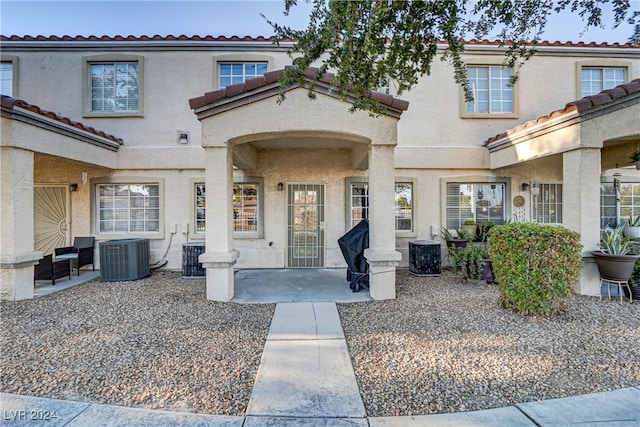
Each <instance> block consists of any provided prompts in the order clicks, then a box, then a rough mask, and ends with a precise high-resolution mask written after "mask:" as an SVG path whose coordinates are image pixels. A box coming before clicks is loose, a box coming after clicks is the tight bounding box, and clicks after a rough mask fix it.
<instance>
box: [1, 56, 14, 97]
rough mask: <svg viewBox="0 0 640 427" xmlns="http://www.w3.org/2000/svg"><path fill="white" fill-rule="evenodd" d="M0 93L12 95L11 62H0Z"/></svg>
mask: <svg viewBox="0 0 640 427" xmlns="http://www.w3.org/2000/svg"><path fill="white" fill-rule="evenodd" d="M0 94H2V95H7V96H13V62H11V61H2V62H1V63H0Z"/></svg>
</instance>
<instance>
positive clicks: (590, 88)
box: [581, 67, 627, 97]
mask: <svg viewBox="0 0 640 427" xmlns="http://www.w3.org/2000/svg"><path fill="white" fill-rule="evenodd" d="M626 81H627V69H626V68H625V67H582V71H581V85H582V86H581V87H582V93H581V96H583V97H584V96H589V95H595V94H596V93H599V92H602V91H603V90H605V89H611V88H614V87H616V86H618V85H621V84H624V83H626Z"/></svg>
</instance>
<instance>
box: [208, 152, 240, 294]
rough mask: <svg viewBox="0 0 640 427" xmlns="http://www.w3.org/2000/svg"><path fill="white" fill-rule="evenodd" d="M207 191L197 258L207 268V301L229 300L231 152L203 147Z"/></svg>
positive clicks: (232, 253) (232, 255) (232, 260)
mask: <svg viewBox="0 0 640 427" xmlns="http://www.w3.org/2000/svg"><path fill="white" fill-rule="evenodd" d="M205 159H206V166H205V167H206V172H205V185H206V191H207V219H206V225H207V241H206V251H205V253H203V254H202V255H200V257H199V261H200V262H201V263H202V266H203V267H204V268H206V269H207V299H209V300H214V301H231V299H232V298H233V295H234V282H233V266H234V264H235V263H236V261H237V259H238V256H239V253H238V251H237V250H235V249H233V204H232V198H233V167H232V153H231V149H228V148H227V147H226V146H215V147H205Z"/></svg>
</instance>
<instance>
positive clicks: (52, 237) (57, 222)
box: [33, 185, 70, 255]
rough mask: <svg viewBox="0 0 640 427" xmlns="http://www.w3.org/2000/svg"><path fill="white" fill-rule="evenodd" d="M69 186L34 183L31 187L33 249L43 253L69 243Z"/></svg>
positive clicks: (49, 252)
mask: <svg viewBox="0 0 640 427" xmlns="http://www.w3.org/2000/svg"><path fill="white" fill-rule="evenodd" d="M68 196H69V187H68V186H66V185H35V186H34V188H33V207H34V212H33V213H34V215H33V232H34V235H35V241H34V250H36V251H42V252H43V253H44V254H45V255H48V254H51V253H53V250H54V249H55V248H61V247H64V246H68V245H69V240H70V239H69V197H68Z"/></svg>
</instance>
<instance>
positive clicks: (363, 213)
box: [348, 182, 413, 231]
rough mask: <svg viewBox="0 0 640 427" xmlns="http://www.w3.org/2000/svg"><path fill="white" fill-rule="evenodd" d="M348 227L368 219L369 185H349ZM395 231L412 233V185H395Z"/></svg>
mask: <svg viewBox="0 0 640 427" xmlns="http://www.w3.org/2000/svg"><path fill="white" fill-rule="evenodd" d="M348 202H349V208H348V212H349V213H350V222H349V223H350V225H351V227H355V226H356V225H358V223H359V222H360V221H362V220H363V219H367V218H369V184H368V183H367V182H351V183H350V184H349V200H348ZM395 229H396V231H413V183H412V182H396V184H395Z"/></svg>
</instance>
